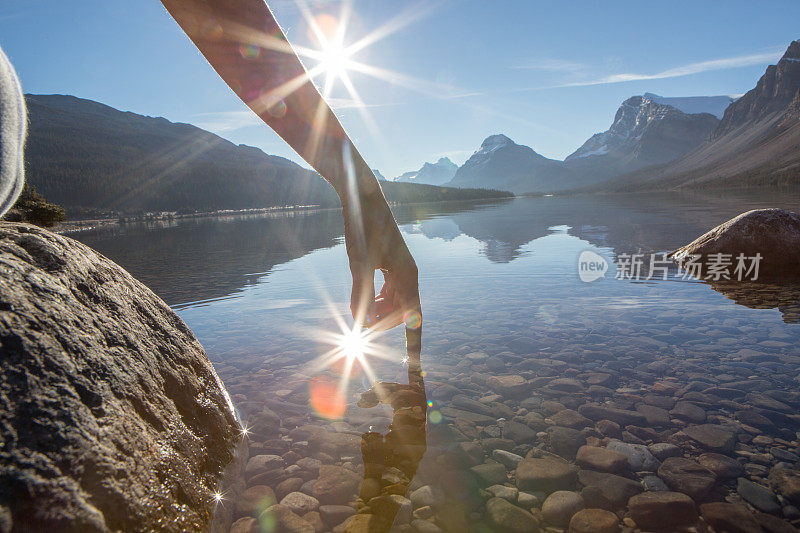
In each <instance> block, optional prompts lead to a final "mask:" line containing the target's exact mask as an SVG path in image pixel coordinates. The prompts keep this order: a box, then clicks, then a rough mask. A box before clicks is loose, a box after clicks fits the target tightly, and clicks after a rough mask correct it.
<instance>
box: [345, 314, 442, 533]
mask: <svg viewBox="0 0 800 533" xmlns="http://www.w3.org/2000/svg"><path fill="white" fill-rule="evenodd" d="M421 337H422V327H419V328H417V329H411V328H406V345H407V350H408V385H402V384H400V383H383V382H382V383H376V384H375V385H374V386H373V387H372V388H371V389H369V390H368V391H366V392H364V393H363V394H362V395H361V400H360V401H359V402H358V405H359V407H375V406H376V405H378V403H384V404H389V405H391V406H392V411H393V413H392V425H391V428H390V430H389V432H388V433H387V434H386V435H382V434H380V433H377V432H374V431H370V432H367V433H364V435H362V436H361V455H362V457H363V460H364V481H363V482H362V483H361V490H360V494H359V509H358V514H356V515H355V516H353V517H352V518H351V519H350V522H349V523H348V524H347V528H346V531H375V532H379V531H389V529H391V527H392V524H393V523H394V520H395V518H396V516H397V514H398V512H399V511H400V507H401V504H400V500H401V498H398V496H399V497H404V496H405V495H406V493H407V492H408V486H409V484H410V483H411V481H412V480H413V479H414V475H415V474H416V472H417V466H419V462H420V460H421V459H422V456H423V455H424V454H425V451H426V449H427V445H426V438H425V426H426V421H427V409H428V402H427V398H426V396H425V384H424V383H423V378H422V375H423V372H422V366H421V362H420V351H421ZM408 512H409V513H410V512H411V509H410V508H409V509H408Z"/></svg>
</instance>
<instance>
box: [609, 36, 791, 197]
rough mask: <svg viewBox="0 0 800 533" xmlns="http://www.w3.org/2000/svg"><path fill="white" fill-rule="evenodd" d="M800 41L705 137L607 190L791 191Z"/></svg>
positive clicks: (728, 108)
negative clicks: (779, 188)
mask: <svg viewBox="0 0 800 533" xmlns="http://www.w3.org/2000/svg"><path fill="white" fill-rule="evenodd" d="M798 178H800V41H793V42H792V43H791V44H790V45H789V48H788V49H787V50H786V53H785V54H784V55H783V57H782V58H781V59H780V61H778V63H777V64H776V65H770V66H769V67H767V70H766V72H765V73H764V75H763V76H761V78H760V79H759V80H758V83H757V84H756V86H755V87H754V88H753V89H751V90H750V91H748V92H747V93H745V94H744V96H742V97H741V98H739V99H738V100H736V101H735V102H733V103H732V104H731V105H730V106H728V107H727V108H726V109H725V114H724V115H723V117H722V120H721V121H720V122H719V124H718V125H717V127H716V128H714V131H712V132H711V134H710V135H709V137H708V138H707V139H706V140H705V141H704V142H702V143H700V144H699V145H698V146H697V147H696V148H694V149H693V150H691V151H690V152H688V153H686V154H685V155H684V156H682V157H680V158H677V159H675V160H673V161H671V162H669V163H668V164H666V165H661V166H659V167H654V168H649V169H643V170H641V171H639V172H635V173H632V174H629V175H625V176H621V177H620V178H618V179H615V180H612V181H610V182H608V183H607V184H604V186H603V188H604V189H606V190H612V191H613V190H643V189H682V188H720V187H748V186H750V187H752V186H796V185H798V183H800V179H798Z"/></svg>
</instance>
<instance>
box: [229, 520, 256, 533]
mask: <svg viewBox="0 0 800 533" xmlns="http://www.w3.org/2000/svg"><path fill="white" fill-rule="evenodd" d="M228 533H261V528H260V527H259V526H258V521H257V520H256V519H255V518H251V517H249V516H246V517H244V518H240V519H239V520H237V521H236V522H234V523H233V524H231V528H230V529H229V530H228Z"/></svg>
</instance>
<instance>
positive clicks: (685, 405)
mask: <svg viewBox="0 0 800 533" xmlns="http://www.w3.org/2000/svg"><path fill="white" fill-rule="evenodd" d="M669 414H671V415H672V416H674V417H675V418H680V419H681V420H686V421H687V422H693V423H695V424H699V423H702V422H705V421H706V410H705V409H703V408H702V407H700V406H698V405H695V404H693V403H692V402H684V401H681V402H678V403H676V404H675V407H673V408H672V410H671V411H670V412H669Z"/></svg>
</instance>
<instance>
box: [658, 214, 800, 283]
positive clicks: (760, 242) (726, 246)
mask: <svg viewBox="0 0 800 533" xmlns="http://www.w3.org/2000/svg"><path fill="white" fill-rule="evenodd" d="M720 253H721V254H731V256H732V257H734V258H735V257H736V256H738V255H739V254H744V255H745V256H746V257H754V256H755V255H756V254H760V255H761V257H762V259H761V263H760V265H759V269H760V272H761V273H762V274H771V275H774V274H783V273H790V274H793V275H796V274H797V272H798V271H800V215H798V214H797V213H793V212H791V211H786V210H784V209H754V210H752V211H747V212H746V213H742V214H741V215H739V216H737V217H735V218H732V219H731V220H728V221H727V222H724V223H722V224H720V225H719V226H717V227H716V228H714V229H712V230H710V231H709V232H707V233H705V234H703V235H701V236H700V237H698V238H697V239H695V240H694V241H692V242H690V243H689V244H687V245H685V246H683V247H681V248H678V249H677V250H676V251H675V252H673V253H672V256H673V257H674V258H675V259H676V260H677V261H683V260H684V259H685V258H687V257H688V256H691V255H700V256H702V257H703V258H707V257H708V256H709V255H711V254H720Z"/></svg>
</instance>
